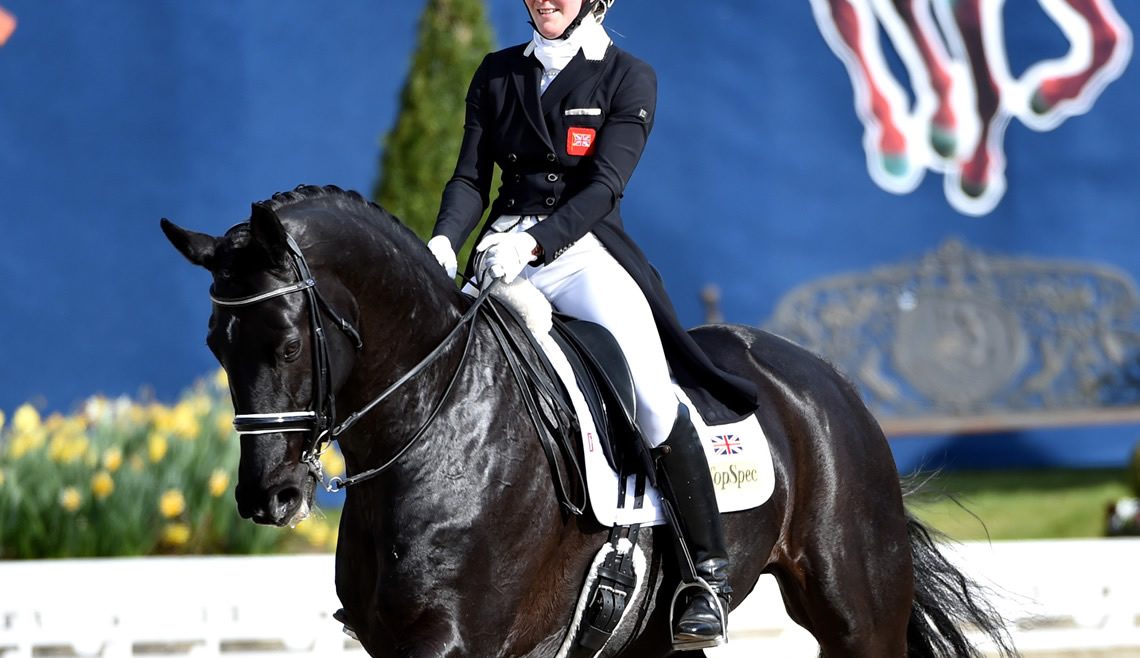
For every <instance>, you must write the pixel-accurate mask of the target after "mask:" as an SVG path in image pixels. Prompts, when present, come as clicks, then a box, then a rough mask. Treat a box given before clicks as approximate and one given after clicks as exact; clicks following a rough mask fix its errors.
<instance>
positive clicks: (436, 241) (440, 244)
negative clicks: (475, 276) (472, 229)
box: [427, 235, 459, 279]
mask: <svg viewBox="0 0 1140 658" xmlns="http://www.w3.org/2000/svg"><path fill="white" fill-rule="evenodd" d="M427 248H428V250H429V251H431V255H432V256H435V259H436V260H437V261H439V266H440V267H442V268H443V271H444V272H447V276H449V277H451V278H453V279H454V278H455V272H456V270H458V269H459V263H458V262H457V261H456V260H455V250H454V249H452V248H451V240H448V239H447V236H445V235H437V236H435V237H434V238H432V239H430V240H428V243H427Z"/></svg>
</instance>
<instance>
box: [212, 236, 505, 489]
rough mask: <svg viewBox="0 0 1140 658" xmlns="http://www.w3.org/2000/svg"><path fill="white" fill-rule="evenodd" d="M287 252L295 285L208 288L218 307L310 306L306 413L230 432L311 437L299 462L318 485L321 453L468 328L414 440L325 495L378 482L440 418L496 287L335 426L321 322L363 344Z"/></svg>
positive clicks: (284, 414)
mask: <svg viewBox="0 0 1140 658" xmlns="http://www.w3.org/2000/svg"><path fill="white" fill-rule="evenodd" d="M286 241H287V246H288V248H289V255H290V257H291V259H292V264H293V270H294V272H295V273H296V275H297V281H296V282H294V283H290V284H286V285H284V286H281V287H280V288H274V289H273V290H269V291H267V292H263V293H258V294H256V295H251V296H249V297H238V298H227V297H219V296H218V295H217V294H216V293H215V292H214V288H213V286H211V287H210V299H211V300H213V302H214V303H215V304H217V305H219V306H226V307H240V306H250V305H253V304H258V303H260V302H263V301H265V300H268V299H273V298H275V297H281V296H283V295H291V294H294V293H304V294H305V300H306V301H307V302H308V307H309V326H310V328H311V329H312V335H313V345H314V348H315V349H314V350H313V397H312V402H311V403H310V408H309V409H307V410H305V411H281V412H275V413H256V414H236V415H235V416H234V429H235V430H236V431H237V433H238V434H239V435H240V436H245V435H257V434H277V433H287V432H309V433H310V434H311V437H312V438H311V440H310V442H309V445H308V447H307V448H306V450H305V451H304V452H303V453H302V455H301V461H302V462H303V463H305V464H306V465H307V466H308V467H309V471H310V472H311V473H312V474H313V475H314V477H316V479H317V481H318V482H321V481H323V473H322V469H321V462H320V457H321V453H323V452H324V450H325V449H326V448H327V447H328V445H329V444H330V443H331V442H332V441H335V440H336V439H337V437H338V436H340V435H341V434H342V433H343V432H345V431H346V430H348V428H350V427H352V426H353V425H354V424H355V423H356V421H357V420H359V419H360V418H361V417H362V416H363V415H364V414H366V413H368V412H369V411H371V410H372V409H373V408H375V407H376V405H378V404H380V403H381V402H383V401H384V400H385V399H387V398H388V397H389V396H390V395H391V394H392V393H394V392H395V391H396V389H398V388H400V387H401V386H403V385H404V384H405V383H407V382H408V381H410V380H411V379H412V378H414V377H415V376H416V375H418V374H419V373H421V372H422V371H423V370H424V369H425V368H427V367H428V366H429V365H431V364H432V363H433V362H434V361H435V360H436V359H437V358H439V356H440V355H441V354H443V352H444V349H445V348H446V346H447V345H448V344H449V343H450V342H451V339H452V338H453V337H454V336H455V335H457V334H458V333H459V330H460V329H461V328H463V327H464V326H465V325H468V333H467V342H466V344H465V345H464V347H463V354H462V356H461V358H460V362H459V365H458V366H457V367H456V369H455V373H454V374H453V375H452V377H451V381H450V382H449V383H448V385H447V388H446V389H445V390H444V392H443V395H441V396H440V400H439V402H438V404H437V405H436V407H435V408H434V409H433V410H432V412H431V414H429V415H428V417H427V419H426V420H425V421H424V422H423V423H422V424H421V425H420V427H419V429H418V430H416V432H415V433H413V435H412V437H411V438H410V439H409V440H408V441H407V442H406V443H405V444H404V446H403V447H402V448H400V450H399V451H397V452H396V454H395V455H394V456H393V457H392V458H391V459H389V460H388V461H387V462H385V463H384V464H382V465H381V466H379V467H377V468H373V469H369V470H367V471H364V472H361V473H358V474H356V475H354V476H351V477H347V478H340V477H334V478H331V479H330V480H329V481H328V482H327V483H326V484H325V489H327V490H328V491H330V492H336V491H340V490H341V489H343V488H345V487H347V486H349V485H352V484H356V483H358V482H361V481H363V480H367V479H370V478H373V477H376V476H377V475H379V474H380V473H382V472H384V471H385V470H387V469H388V468H389V467H391V466H392V465H393V464H395V463H396V462H397V461H398V460H399V459H400V457H402V456H403V455H404V453H406V452H407V451H408V449H409V448H411V447H412V445H413V444H414V443H415V442H416V441H417V440H418V439H419V438H420V437H421V436H423V434H424V432H425V431H426V430H427V428H428V426H429V425H431V423H432V421H434V420H435V417H436V416H437V415H438V414H439V411H440V409H442V408H443V404H444V402H445V401H446V400H447V398H448V397H449V395H450V393H451V390H452V388H454V386H455V382H456V381H457V380H458V379H459V373H460V371H462V369H463V364H464V362H465V361H466V359H467V355H468V353H469V352H470V348H471V343H472V337H473V335H474V328H475V323H474V322H471V319H472V318H474V317H475V314H476V313H477V312H478V310H479V308H480V307H481V306H482V305H483V303H484V301H485V300H486V299H488V298H489V295H490V292H491V289H492V288H493V287H494V284H492V285H490V286H487V287H486V288H485V289H484V290H483V291H482V292H481V293H480V294H479V297H478V298H477V299H476V300H475V302H474V303H473V304H472V305H471V307H470V308H469V309H467V311H466V312H465V313H464V314H463V316H462V317H461V318H460V320H459V322H458V324H456V325H455V327H454V328H452V330H451V332H450V333H448V334H447V336H445V337H444V338H443V340H442V341H440V343H439V345H437V346H436V347H435V349H433V350H432V351H431V352H430V353H429V354H428V355H427V356H425V357H424V358H423V359H422V360H420V362H419V363H417V364H416V365H415V366H413V367H412V369H411V370H409V371H408V372H407V373H405V374H404V375H402V376H401V377H400V378H399V379H397V380H396V381H395V382H393V383H392V384H391V385H389V386H388V387H387V388H386V389H384V391H382V392H381V393H380V394H379V395H377V396H376V397H375V398H373V399H372V401H371V402H369V403H368V404H366V405H364V407H362V408H361V409H360V410H359V411H356V412H355V413H353V414H351V415H350V416H349V417H348V418H347V419H345V421H344V422H342V423H340V424H339V425H337V424H336V400H335V392H334V391H333V386H332V371H331V368H330V361H329V351H328V341H327V335H326V332H325V329H324V324H323V322H322V318H323V316H328V317H329V319H331V320H332V321H333V322H334V323H335V324H336V326H337V328H339V329H340V330H341V331H342V332H343V333H344V334H345V335H346V336H347V337H348V338H349V339H350V340H351V341H352V342H353V344H354V345H355V347H356V350H357V351H358V352H359V351H360V350H362V349H364V342H363V341H362V340H361V338H360V333H359V332H357V330H356V328H355V327H354V326H353V325H352V324H351V323H349V322H348V321H347V320H345V319H344V318H343V317H342V316H341V315H340V314H338V313H337V312H336V311H335V310H334V309H333V307H332V305H331V304H329V303H328V301H327V300H326V299H325V298H324V296H323V295H321V293H320V290H319V289H318V288H317V282H316V279H314V278H313V275H312V272H311V271H310V270H309V265H308V263H307V262H306V261H305V256H304V254H302V253H301V249H300V247H298V246H297V243H296V242H295V241H294V240H293V237H292V236H288V235H287V236H286Z"/></svg>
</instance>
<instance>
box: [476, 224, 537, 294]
mask: <svg viewBox="0 0 1140 658" xmlns="http://www.w3.org/2000/svg"><path fill="white" fill-rule="evenodd" d="M475 251H477V252H485V258H484V259H483V269H484V271H486V272H488V273H490V275H491V276H492V277H494V278H497V279H502V280H503V283H510V282H511V281H514V280H515V277H517V276H518V275H519V274H520V273H521V272H522V271H523V268H525V267H526V266H527V264H529V263H530V262H531V261H532V260H534V259H535V256H536V254H537V253H538V243H537V242H535V240H534V238H532V237H530V234H529V233H525V232H524V233H491V234H490V235H488V236H487V237H485V238H483V240H482V242H480V243H479V244H478V245H477V246H476V247H475Z"/></svg>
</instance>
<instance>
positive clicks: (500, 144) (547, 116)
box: [434, 44, 757, 422]
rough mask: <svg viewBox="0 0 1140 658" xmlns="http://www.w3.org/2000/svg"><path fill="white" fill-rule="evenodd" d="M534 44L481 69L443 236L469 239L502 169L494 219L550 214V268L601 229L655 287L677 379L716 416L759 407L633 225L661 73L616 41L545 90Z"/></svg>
mask: <svg viewBox="0 0 1140 658" xmlns="http://www.w3.org/2000/svg"><path fill="white" fill-rule="evenodd" d="M525 49H526V44H523V45H520V46H515V47H513V48H507V49H505V50H501V51H499V52H495V53H491V54H490V55H487V57H485V58H484V59H483V63H482V64H481V65H480V66H479V69H478V70H477V71H476V72H475V76H474V78H473V79H472V81H471V87H470V89H469V90H468V92H467V117H466V121H465V123H464V135H463V142H462V145H461V146H460V151H459V160H458V163H457V164H456V167H455V175H454V176H453V177H452V178H451V180H450V181H449V182H448V184H447V186H446V187H445V188H444V192H443V201H442V204H441V207H440V211H439V217H438V219H437V220H436V225H435V230H434V235H444V236H447V238H448V239H449V240H450V241H451V244H452V245H453V246H454V247H458V246H459V245H461V244H463V243H464V242H465V241H466V239H467V236H468V235H470V233H471V231H473V230H474V229H475V226H476V225H477V224H478V223H479V219H480V218H481V217H482V215H483V211H484V210H485V209H486V207H487V204H488V203H489V198H490V188H491V179H492V174H493V169H494V168H493V166H492V165H494V164H498V165H499V167H500V168H501V169H502V172H503V177H502V181H503V182H502V186H501V187H500V188H499V192H498V195H497V197H496V199H495V202H494V205H493V206H492V208H491V217H492V218H494V217H498V216H500V215H549V217H547V218H546V219H545V220H543V221H542V222H540V223H539V224H537V225H535V226H534V227H532V228H531V229H529V230H528V233H530V235H531V236H532V237H534V239H535V240H536V241H537V242H538V244H539V245H541V247H542V250H543V255H542V257H541V258H542V261H543V263H549V262H551V261H552V260H554V259H555V258H558V257H559V256H560V255H562V253H563V252H564V251H565V250H566V249H567V248H569V247H570V245H572V244H574V242H575V241H577V240H578V239H579V238H581V237H582V236H584V235H585V234H586V233H589V232H593V233H594V235H595V236H597V238H598V240H599V241H601V243H602V244H603V245H605V247H606V249H607V250H608V251H609V252H610V254H612V255H613V257H614V258H615V259H616V260H617V261H618V263H620V264H621V265H622V267H624V268H625V269H626V271H628V272H629V274H630V275H631V276H632V277H633V279H634V281H636V282H637V285H638V286H639V287H640V288H641V290H642V291H643V292H644V293H645V297H646V299H647V300H648V301H649V305H650V307H651V308H652V310H653V316H654V318H655V320H656V322H657V327H658V331H659V332H660V334H661V339H662V343H663V345H664V347H665V356H666V359H667V360H668V361H669V365H670V367H671V368H672V369H673V374H674V376H675V377H676V378H677V381H678V383H679V384H681V385H682V386H683V387H685V389H686V391H687V392H688V393H689V395H690V396H691V397H692V398H693V400H694V402H696V403H697V404H698V406H699V407H700V408H701V409H700V410H701V412H702V414H703V415H704V416H705V417H706V419H707V420H709V421H713V422H725V421H730V420H735V419H737V418H740V417H742V416H744V415H747V414H749V413H752V412H753V411H755V409H756V404H757V403H756V395H757V394H756V389H755V386H754V385H753V384H752V383H751V382H749V381H747V380H745V379H743V378H741V377H737V376H735V375H732V374H729V373H727V372H724V371H723V370H720V369H719V368H717V367H716V366H714V365H713V364H712V362H711V361H710V360H709V358H708V357H707V356H706V355H705V354H704V352H702V351H701V349H700V348H699V347H698V346H697V344H696V343H695V342H694V341H693V339H692V338H691V337H690V336H689V335H688V334H687V333H686V332H685V331H684V329H682V327H681V325H680V323H679V322H678V321H677V318H676V312H675V311H674V309H673V305H672V303H671V302H670V301H669V297H668V295H667V294H666V292H665V288H664V285H663V284H662V282H661V279H660V276H659V275H658V273H657V271H656V270H655V269H654V268H653V267H652V266H651V265H650V264H649V261H648V260H647V259H646V257H645V255H644V254H643V253H642V251H641V249H639V248H638V247H637V245H636V244H634V243H633V240H631V239H630V238H629V236H628V235H627V234H626V232H625V230H624V229H623V227H622V220H621V212H620V210H621V196H622V193H623V191H624V190H625V186H626V183H627V182H629V177H630V176H631V175H632V174H633V170H634V168H635V167H636V166H637V162H638V160H639V159H640V158H641V152H642V150H643V149H644V148H645V142H646V140H647V139H648V138H649V131H650V129H651V128H652V127H653V118H654V111H655V109H656V104H657V76H656V74H655V73H654V71H653V68H652V67H650V66H649V65H648V64H646V63H645V62H643V61H641V60H639V59H637V58H636V57H634V56H632V55H630V54H629V53H627V52H625V51H623V50H621V49H620V48H618V47H617V46H615V45H610V47H609V48H608V49H607V50H606V54H605V57H604V58H603V59H602V60H599V61H593V60H589V59H586V57H585V56H584V55H583V53H582V51H579V52H578V54H577V55H576V56H575V57H574V59H572V60H571V61H570V63H569V64H568V65H567V66H566V67H565V69H563V70H562V72H561V73H559V74H558V76H557V77H556V78H554V81H553V82H551V83H550V86H549V87H548V88H547V90H546V92H545V93H542V94H541V95H540V93H539V79H540V77H541V75H542V65H541V64H540V63H539V62H538V60H537V59H536V58H535V57H534V56H532V55H526V54H525ZM489 225H490V223H489V222H488V227H489ZM487 230H488V228H487V227H485V228H484V230H483V232H484V233H486V231H487ZM481 237H482V235H480V238H481ZM469 267H470V265H469ZM710 396H711V397H712V398H715V400H714V399H710Z"/></svg>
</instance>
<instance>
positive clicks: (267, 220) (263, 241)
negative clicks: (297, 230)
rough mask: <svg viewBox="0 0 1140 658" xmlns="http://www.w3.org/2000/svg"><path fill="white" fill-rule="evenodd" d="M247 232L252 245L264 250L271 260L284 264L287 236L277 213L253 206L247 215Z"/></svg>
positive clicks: (259, 205)
mask: <svg viewBox="0 0 1140 658" xmlns="http://www.w3.org/2000/svg"><path fill="white" fill-rule="evenodd" d="M249 231H250V233H251V234H252V236H253V243H254V244H256V245H259V246H260V247H261V248H262V249H264V250H265V253H266V254H268V255H269V257H270V258H271V259H273V260H274V261H276V262H279V263H280V262H284V261H285V254H286V253H288V249H289V244H288V237H289V236H288V234H287V233H286V232H285V227H284V226H283V225H282V224H281V219H280V218H279V217H278V216H277V213H275V212H273V211H272V210H271V209H270V208H269V207H268V206H265V205H262V204H260V203H255V204H253V208H252V209H251V210H250V213H249Z"/></svg>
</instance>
